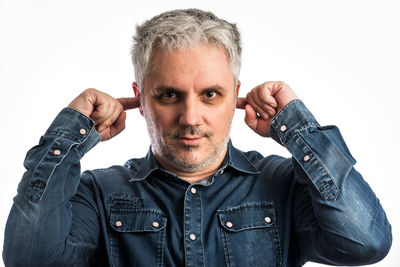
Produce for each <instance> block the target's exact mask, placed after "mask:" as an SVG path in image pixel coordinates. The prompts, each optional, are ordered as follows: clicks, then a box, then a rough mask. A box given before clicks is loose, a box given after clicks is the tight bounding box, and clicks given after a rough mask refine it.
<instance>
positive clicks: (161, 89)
mask: <svg viewBox="0 0 400 267" xmlns="http://www.w3.org/2000/svg"><path fill="white" fill-rule="evenodd" d="M207 90H217V91H224V90H225V88H224V87H222V86H220V85H218V84H216V85H212V86H208V87H206V88H202V89H200V90H198V91H199V92H204V91H207ZM153 91H155V92H167V91H175V92H178V93H179V92H185V90H183V89H180V88H177V87H173V86H165V85H162V86H159V87H156V88H154V90H153Z"/></svg>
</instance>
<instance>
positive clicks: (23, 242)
mask: <svg viewBox="0 0 400 267" xmlns="http://www.w3.org/2000/svg"><path fill="white" fill-rule="evenodd" d="M99 141H100V135H99V134H98V132H97V131H96V130H95V128H94V122H93V121H92V120H91V119H90V118H88V117H86V116H85V115H83V114H81V113H80V112H78V111H76V110H74V109H70V108H65V109H63V110H62V111H61V112H60V113H59V114H58V116H57V117H56V119H55V120H54V121H53V123H52V124H51V126H50V127H49V129H48V130H47V131H46V133H45V135H44V136H42V137H41V139H40V142H39V144H38V145H37V146H35V147H33V148H32V149H31V150H29V151H28V153H27V156H26V158H25V161H24V166H25V168H26V170H27V171H26V172H25V173H24V175H23V177H22V180H21V182H20V184H19V186H18V192H17V196H16V197H15V198H14V203H13V206H12V208H11V211H10V214H9V217H8V221H7V225H6V231H5V236H4V250H3V259H4V262H5V264H6V266H48V265H51V266H66V265H69V264H71V263H72V262H74V261H75V260H76V259H77V257H83V255H90V254H91V253H93V251H94V249H95V248H96V246H97V244H96V241H97V239H98V238H97V237H98V225H96V220H93V213H95V211H93V210H90V209H89V208H87V211H86V212H82V214H83V215H84V216H87V217H88V218H87V219H88V220H87V221H88V222H90V223H91V224H92V225H91V231H87V232H83V230H82V229H85V228H79V227H73V225H74V223H73V222H74V220H73V216H72V207H71V206H72V205H71V202H70V200H71V198H72V197H73V196H74V195H75V193H76V191H77V187H78V184H79V181H80V160H81V158H82V157H83V156H84V155H85V154H86V153H87V152H88V151H89V150H90V149H91V148H92V147H94V146H95V145H96V144H97V143H98V142H99ZM81 206H82V207H83V206H84V205H81ZM74 219H75V218H74ZM81 220H82V218H81ZM83 258H84V257H83Z"/></svg>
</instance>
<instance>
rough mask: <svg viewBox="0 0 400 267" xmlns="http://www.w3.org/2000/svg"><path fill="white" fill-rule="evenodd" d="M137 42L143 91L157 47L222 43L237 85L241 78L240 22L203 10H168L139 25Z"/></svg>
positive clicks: (135, 53)
mask: <svg viewBox="0 0 400 267" xmlns="http://www.w3.org/2000/svg"><path fill="white" fill-rule="evenodd" d="M133 41H134V42H133V45H132V49H131V54H132V62H133V66H134V69H135V79H136V82H137V83H138V86H139V89H140V90H143V89H142V88H143V82H144V78H145V77H146V76H147V75H148V74H149V72H150V71H151V70H150V67H151V66H150V62H151V57H152V55H153V53H154V52H155V50H156V49H157V48H167V49H168V50H169V51H172V50H173V49H182V48H186V47H191V46H194V45H197V44H206V45H208V44H210V45H216V46H222V47H224V48H225V50H226V52H227V56H228V58H229V61H230V68H231V72H232V74H233V76H234V80H235V85H236V84H237V81H238V79H239V73H240V64H241V52H242V48H241V43H240V33H239V31H238V29H237V27H236V24H232V23H229V22H227V21H225V20H222V19H219V18H218V17H217V16H215V15H214V14H213V13H211V12H206V11H202V10H199V9H184V10H172V11H168V12H164V13H162V14H160V15H158V16H155V17H153V18H152V19H150V20H147V21H145V22H144V23H143V24H142V25H138V26H137V27H136V35H135V36H134V37H133ZM235 87H236V86H235Z"/></svg>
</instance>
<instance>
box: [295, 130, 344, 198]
mask: <svg viewBox="0 0 400 267" xmlns="http://www.w3.org/2000/svg"><path fill="white" fill-rule="evenodd" d="M297 136H298V138H299V139H300V140H301V141H302V142H303V144H304V145H305V146H306V147H307V148H308V150H309V151H311V152H312V156H313V157H314V158H315V160H316V161H317V162H318V165H319V166H321V167H322V168H323V169H324V171H325V172H326V174H327V175H328V176H329V178H330V180H331V181H332V184H333V185H334V186H335V188H336V189H337V191H338V192H337V193H336V194H335V197H334V198H333V199H328V198H326V197H324V196H323V194H322V191H321V190H320V189H321V188H320V187H317V185H316V184H315V183H314V180H313V179H311V177H310V175H309V173H308V172H307V170H306V169H305V167H304V166H303V165H302V164H301V163H300V161H299V160H298V159H297V158H296V157H294V159H295V160H296V161H297V162H298V163H299V165H300V166H301V168H302V169H303V170H304V172H305V173H306V174H307V176H308V178H309V179H310V180H311V182H312V183H313V185H314V187H315V188H316V189H317V190H318V192H319V194H320V195H321V197H322V198H323V199H324V200H326V201H335V200H336V199H337V198H338V196H339V194H340V189H339V188H338V186H337V185H336V183H335V181H334V180H333V178H332V174H331V173H330V172H329V171H328V169H327V168H326V166H325V164H323V163H322V161H321V159H320V158H319V157H317V155H316V154H315V153H314V151H313V150H312V149H311V148H310V147H309V146H308V144H307V142H306V141H305V140H304V138H303V137H302V136H301V134H300V133H297Z"/></svg>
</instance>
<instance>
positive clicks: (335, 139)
mask: <svg viewBox="0 0 400 267" xmlns="http://www.w3.org/2000/svg"><path fill="white" fill-rule="evenodd" d="M270 134H271V137H272V138H273V139H274V140H275V141H277V142H278V143H280V144H281V145H283V146H285V147H286V148H287V149H288V151H289V152H290V153H291V154H292V165H293V168H294V170H295V173H296V177H295V179H297V182H298V184H299V186H298V187H297V189H296V193H295V199H294V203H293V205H294V207H293V211H294V212H293V213H294V214H293V219H294V222H293V224H294V228H295V232H296V240H297V248H298V250H299V251H300V254H301V256H302V261H303V263H304V262H306V261H315V262H320V263H325V264H338V265H344V264H346V265H359V264H371V263H374V262H377V261H379V260H381V259H382V258H383V257H384V256H385V255H386V254H387V253H388V251H389V249H390V246H391V242H392V234H391V226H390V224H389V222H388V220H387V218H386V215H385V212H384V210H383V208H382V206H381V205H380V203H379V200H378V199H377V197H376V196H375V194H374V192H373V191H372V190H371V188H370V187H369V185H368V184H367V183H366V182H365V181H364V179H363V178H362V176H361V175H360V174H359V173H358V172H357V171H356V170H355V169H354V164H355V163H356V161H355V159H354V158H353V156H352V155H351V154H350V152H349V150H348V148H347V146H346V144H345V142H344V140H343V138H342V136H341V134H340V131H339V129H338V128H337V127H336V126H324V127H322V126H320V125H319V124H318V122H317V121H316V119H315V118H314V116H313V115H312V114H311V112H310V111H309V110H308V109H307V108H306V107H305V105H304V104H303V102H302V101H300V100H294V101H292V102H290V103H289V104H288V105H286V106H285V107H284V108H283V109H282V110H281V111H280V112H279V113H278V114H277V115H276V116H275V118H274V119H273V120H272V121H271V129H270Z"/></svg>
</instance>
